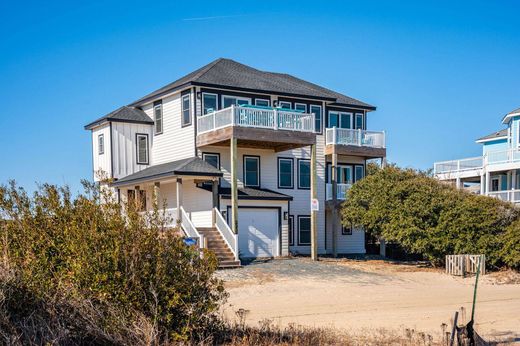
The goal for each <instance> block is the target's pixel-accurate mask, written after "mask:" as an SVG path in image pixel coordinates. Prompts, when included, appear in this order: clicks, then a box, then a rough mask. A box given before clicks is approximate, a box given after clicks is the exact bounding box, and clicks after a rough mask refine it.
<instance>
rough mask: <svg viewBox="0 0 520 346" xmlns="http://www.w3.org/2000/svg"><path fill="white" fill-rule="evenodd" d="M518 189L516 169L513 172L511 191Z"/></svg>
mask: <svg viewBox="0 0 520 346" xmlns="http://www.w3.org/2000/svg"><path fill="white" fill-rule="evenodd" d="M515 189H516V169H513V170H512V171H511V190H513V191H514V190H515Z"/></svg>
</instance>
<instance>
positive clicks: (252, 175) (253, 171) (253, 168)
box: [244, 156, 260, 187]
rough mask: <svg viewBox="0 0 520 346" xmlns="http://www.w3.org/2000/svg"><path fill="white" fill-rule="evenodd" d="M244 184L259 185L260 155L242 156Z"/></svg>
mask: <svg viewBox="0 0 520 346" xmlns="http://www.w3.org/2000/svg"><path fill="white" fill-rule="evenodd" d="M244 186H253V187H259V186H260V157H258V156H244Z"/></svg>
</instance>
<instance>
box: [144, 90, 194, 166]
mask: <svg viewBox="0 0 520 346" xmlns="http://www.w3.org/2000/svg"><path fill="white" fill-rule="evenodd" d="M190 95H191V108H190V112H191V119H192V121H191V124H190V125H187V126H184V127H183V126H182V114H181V111H182V108H181V93H180V92H178V93H176V94H173V95H170V96H167V97H165V98H164V99H162V109H163V132H162V133H161V134H157V135H153V146H152V154H151V157H152V162H153V164H154V165H158V164H161V163H166V162H172V161H177V160H181V159H185V158H189V157H194V156H195V129H194V126H195V125H194V115H193V114H194V107H193V98H194V95H193V93H191V94H190ZM142 109H143V111H144V112H145V113H146V114H147V115H148V116H149V117H150V118H151V119H154V114H153V102H152V103H149V104H147V105H145V106H143V107H142Z"/></svg>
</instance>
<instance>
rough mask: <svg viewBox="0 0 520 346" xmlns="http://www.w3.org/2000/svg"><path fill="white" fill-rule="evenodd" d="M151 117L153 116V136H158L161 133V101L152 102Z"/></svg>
mask: <svg viewBox="0 0 520 346" xmlns="http://www.w3.org/2000/svg"><path fill="white" fill-rule="evenodd" d="M153 115H154V120H155V134H156V135H159V134H161V133H162V132H163V112H162V101H156V102H154V104H153Z"/></svg>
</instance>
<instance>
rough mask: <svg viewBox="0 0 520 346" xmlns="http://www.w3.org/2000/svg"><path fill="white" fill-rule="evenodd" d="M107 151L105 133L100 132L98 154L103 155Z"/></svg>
mask: <svg viewBox="0 0 520 346" xmlns="http://www.w3.org/2000/svg"><path fill="white" fill-rule="evenodd" d="M104 153H105V135H104V134H100V135H99V136H98V154H99V155H103V154H104Z"/></svg>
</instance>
